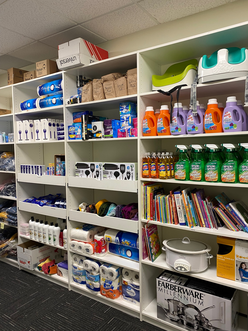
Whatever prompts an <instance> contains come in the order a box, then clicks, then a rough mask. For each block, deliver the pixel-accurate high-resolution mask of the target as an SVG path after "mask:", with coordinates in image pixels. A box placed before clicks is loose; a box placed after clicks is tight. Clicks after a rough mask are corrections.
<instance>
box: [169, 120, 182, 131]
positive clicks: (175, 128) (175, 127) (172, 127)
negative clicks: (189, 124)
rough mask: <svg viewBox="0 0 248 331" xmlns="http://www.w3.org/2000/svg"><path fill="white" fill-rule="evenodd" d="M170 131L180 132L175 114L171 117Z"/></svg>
mask: <svg viewBox="0 0 248 331" xmlns="http://www.w3.org/2000/svg"><path fill="white" fill-rule="evenodd" d="M170 131H171V133H180V132H181V131H182V130H181V128H180V127H179V126H178V125H177V117H176V116H173V117H172V123H171V124H170Z"/></svg>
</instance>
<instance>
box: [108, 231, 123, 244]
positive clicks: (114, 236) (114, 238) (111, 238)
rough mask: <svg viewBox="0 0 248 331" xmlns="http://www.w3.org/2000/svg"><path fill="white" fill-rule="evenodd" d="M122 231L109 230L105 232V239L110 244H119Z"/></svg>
mask: <svg viewBox="0 0 248 331" xmlns="http://www.w3.org/2000/svg"><path fill="white" fill-rule="evenodd" d="M119 232H120V231H117V230H114V229H108V230H106V232H105V235H104V238H105V240H106V241H107V242H110V243H115V242H116V243H119V239H118V233H119Z"/></svg>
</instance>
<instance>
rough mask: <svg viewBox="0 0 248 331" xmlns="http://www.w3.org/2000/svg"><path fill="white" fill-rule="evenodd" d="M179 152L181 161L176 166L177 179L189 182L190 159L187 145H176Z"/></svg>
mask: <svg viewBox="0 0 248 331" xmlns="http://www.w3.org/2000/svg"><path fill="white" fill-rule="evenodd" d="M176 147H177V149H178V150H179V160H178V162H176V164H175V179H177V180H189V163H190V162H189V157H188V154H187V150H188V147H187V146H186V145H176Z"/></svg>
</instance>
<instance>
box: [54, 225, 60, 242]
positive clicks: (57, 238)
mask: <svg viewBox="0 0 248 331" xmlns="http://www.w3.org/2000/svg"><path fill="white" fill-rule="evenodd" d="M59 234H60V227H59V225H58V223H56V224H55V227H54V228H53V245H54V246H59Z"/></svg>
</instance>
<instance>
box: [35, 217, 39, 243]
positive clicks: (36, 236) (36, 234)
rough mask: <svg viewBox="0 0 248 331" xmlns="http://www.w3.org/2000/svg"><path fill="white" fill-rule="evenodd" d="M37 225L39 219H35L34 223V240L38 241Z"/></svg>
mask: <svg viewBox="0 0 248 331" xmlns="http://www.w3.org/2000/svg"><path fill="white" fill-rule="evenodd" d="M38 226H39V220H38V219H37V220H36V221H35V223H34V240H36V241H38Z"/></svg>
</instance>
